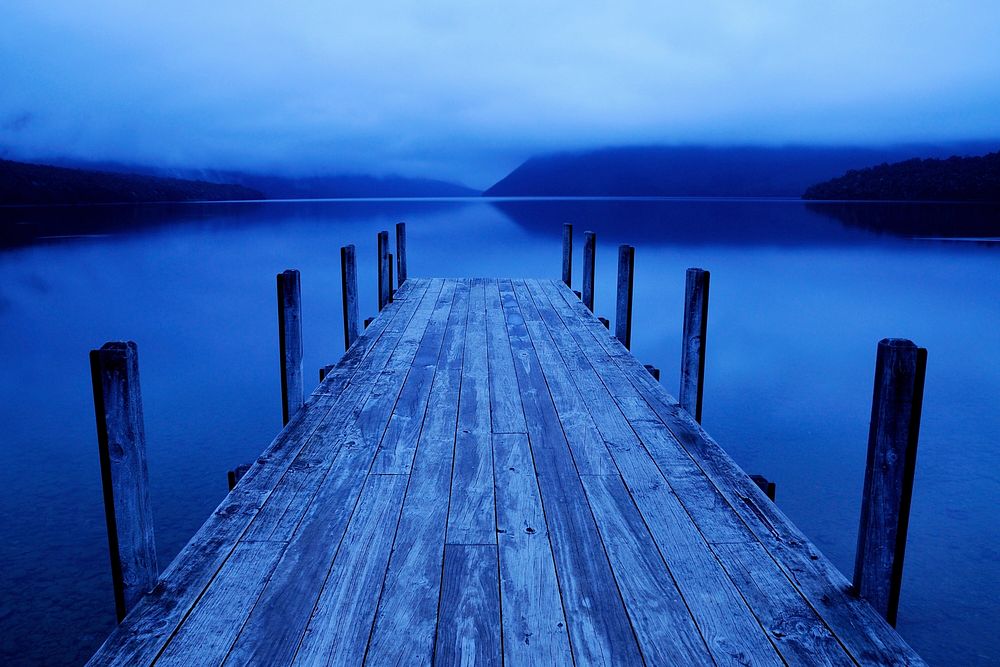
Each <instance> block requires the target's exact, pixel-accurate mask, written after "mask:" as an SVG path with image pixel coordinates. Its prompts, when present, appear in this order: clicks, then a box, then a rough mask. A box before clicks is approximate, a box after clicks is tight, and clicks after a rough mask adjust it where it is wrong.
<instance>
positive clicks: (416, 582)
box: [91, 278, 922, 665]
mask: <svg viewBox="0 0 1000 667" xmlns="http://www.w3.org/2000/svg"><path fill="white" fill-rule="evenodd" d="M398 297H399V298H398V299H394V300H393V301H390V302H389V303H387V304H386V305H385V308H384V309H383V310H382V312H381V313H380V314H379V316H378V317H377V318H376V319H375V320H374V321H373V322H372V325H371V326H370V327H369V328H368V329H367V330H366V331H364V332H363V333H360V334H359V336H358V338H357V339H356V340H355V342H354V344H353V345H351V347H350V348H349V349H348V351H347V353H346V354H345V355H344V357H343V359H342V360H341V361H340V362H339V363H338V364H337V365H336V366H334V367H333V368H332V369H331V370H330V371H329V373H328V375H327V376H326V377H325V378H324V380H323V382H322V383H321V385H320V387H319V388H318V389H317V390H316V391H315V392H313V394H312V395H311V396H309V398H308V399H307V400H306V402H305V406H304V407H303V409H302V410H300V411H299V412H298V413H296V414H295V415H294V416H293V417H292V419H291V421H290V422H289V424H288V426H287V427H286V429H285V430H284V431H283V432H282V433H281V434H280V435H279V437H278V438H277V439H276V440H275V441H274V442H273V443H272V445H271V447H269V448H268V449H267V450H266V451H265V452H264V453H263V454H262V456H261V457H260V458H258V459H257V461H255V462H254V463H253V464H252V465H251V466H250V468H249V470H248V471H247V473H246V476H245V477H244V478H243V480H241V481H240V483H239V484H238V485H237V486H236V488H235V489H234V490H233V491H232V492H231V493H230V494H229V495H227V496H226V499H225V500H224V502H223V503H222V505H220V507H219V509H218V510H217V511H216V513H215V514H213V516H212V517H211V518H210V519H209V520H208V521H207V522H206V524H205V525H204V526H203V527H202V528H201V530H199V532H198V533H197V534H196V535H195V537H194V538H192V540H191V542H190V543H189V544H188V546H187V547H185V549H184V550H183V551H182V553H181V555H180V556H179V557H178V558H177V559H176V560H175V561H174V562H173V563H172V564H171V565H170V566H169V567H168V568H167V570H166V571H165V572H164V573H163V575H162V577H161V579H160V581H159V582H158V583H157V584H156V586H155V587H154V589H153V590H152V592H151V593H149V594H148V595H145V596H143V597H142V599H141V600H140V601H139V602H138V603H137V604H136V606H135V608H134V610H133V611H132V612H131V613H130V614H129V615H128V616H127V617H126V618H125V620H124V621H123V622H122V624H121V625H120V626H119V628H118V629H117V630H116V631H115V632H113V633H112V635H111V636H110V637H109V638H108V640H107V642H106V643H105V645H104V646H103V647H102V648H101V650H100V651H99V652H98V653H97V654H96V655H95V656H94V658H93V660H92V661H91V662H92V664H95V665H105V664H127V665H135V664H138V665H143V664H152V663H153V662H155V661H156V660H157V658H159V660H160V661H162V662H169V663H172V664H174V663H180V662H187V663H194V664H218V663H219V662H221V661H225V662H226V663H227V664H289V663H291V662H297V663H300V664H317V663H319V664H361V663H362V662H365V663H367V664H380V665H381V664H420V665H424V664H430V663H438V664H496V663H501V664H508V665H522V664H529V665H564V664H577V665H583V664H586V665H590V664H647V665H651V664H717V665H730V664H734V665H735V664H740V665H743V664H754V665H758V664H759V665H772V664H781V663H785V664H793V665H808V664H822V665H846V664H900V665H902V664H922V663H921V662H920V659H919V657H918V656H916V655H915V654H914V653H913V652H912V650H911V649H910V648H909V647H908V646H907V645H906V643H905V642H904V641H903V640H902V639H901V638H900V637H899V635H898V634H897V633H896V632H895V631H894V630H893V628H892V627H891V626H890V625H889V624H888V623H887V622H886V621H885V619H883V618H882V617H881V616H880V615H879V613H878V612H876V611H875V609H874V608H873V607H872V606H871V605H870V604H868V602H866V601H865V600H864V599H861V598H858V597H857V596H855V595H853V594H851V592H850V590H849V586H848V584H847V582H846V580H844V578H843V576H842V575H840V574H839V573H837V572H836V570H835V569H834V568H833V566H832V565H830V563H829V562H828V561H827V560H826V559H825V558H823V556H822V555H821V554H819V553H818V552H817V551H816V549H815V547H813V546H812V545H811V544H810V543H809V542H808V540H807V539H806V538H805V537H804V536H803V535H802V534H801V533H800V532H799V531H798V530H797V529H796V528H795V527H794V526H793V525H792V524H791V523H790V522H789V521H788V520H787V518H785V517H784V515H782V514H781V512H780V510H778V509H777V508H776V507H775V506H774V504H773V503H771V502H770V501H769V500H767V499H766V497H765V496H764V494H763V493H762V492H761V490H760V489H758V488H757V486H756V485H755V484H754V483H753V481H752V480H751V479H750V478H749V477H748V476H747V475H746V474H745V473H744V472H743V471H742V470H740V469H739V468H738V467H737V466H736V465H735V463H733V462H732V460H731V459H730V458H729V457H728V455H726V454H725V452H724V451H723V450H722V449H721V448H720V447H719V446H718V444H716V443H715V442H714V441H713V440H711V438H709V437H708V435H707V434H705V432H704V431H703V430H702V429H701V427H700V426H699V425H698V423H697V422H695V421H694V418H693V417H692V416H691V415H690V414H688V412H687V411H685V410H683V409H681V407H680V406H679V405H678V403H677V402H676V401H675V400H674V399H673V398H671V397H670V396H669V395H668V394H667V393H666V392H665V391H664V390H663V388H662V387H661V386H660V385H659V384H658V383H657V382H656V381H655V380H654V379H653V378H652V377H651V376H650V374H649V372H648V371H647V370H646V369H645V368H644V367H643V366H642V365H641V364H640V363H639V362H638V361H637V360H635V359H634V358H633V357H632V355H631V354H630V353H629V352H628V350H627V349H626V348H625V346H624V345H623V344H622V342H621V341H619V340H618V339H617V338H616V337H615V336H613V335H612V334H611V333H610V332H609V331H608V330H607V329H605V328H604V327H603V326H602V325H601V323H600V322H599V321H598V320H597V319H596V318H594V316H593V313H592V312H591V311H590V310H589V309H588V308H587V306H586V305H585V304H584V303H583V302H582V301H581V300H580V299H577V298H576V297H575V296H574V295H573V293H572V292H571V291H570V290H569V288H567V286H566V285H565V284H564V283H563V282H562V281H561V280H549V281H520V280H518V281H508V280H503V281H497V280H480V279H469V280H434V279H431V280H427V279H415V278H410V279H408V280H407V281H406V282H405V283H404V284H403V285H402V286H401V287H400V289H399V292H398Z"/></svg>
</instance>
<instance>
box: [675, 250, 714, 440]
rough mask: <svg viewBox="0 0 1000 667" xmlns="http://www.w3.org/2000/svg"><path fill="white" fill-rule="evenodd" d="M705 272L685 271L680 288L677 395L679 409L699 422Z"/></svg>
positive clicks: (705, 327) (705, 322) (705, 329)
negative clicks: (681, 327) (681, 317)
mask: <svg viewBox="0 0 1000 667" xmlns="http://www.w3.org/2000/svg"><path fill="white" fill-rule="evenodd" d="M708 283H709V272H708V271H704V270H702V269H688V270H687V280H686V283H685V286H684V334H683V338H682V340H681V386H680V391H679V392H678V394H677V397H678V400H679V402H680V405H681V407H682V408H684V409H685V410H687V411H688V413H690V414H691V416H692V417H694V419H695V421H697V422H698V423H701V407H702V396H703V394H704V389H705V343H706V337H707V334H708Z"/></svg>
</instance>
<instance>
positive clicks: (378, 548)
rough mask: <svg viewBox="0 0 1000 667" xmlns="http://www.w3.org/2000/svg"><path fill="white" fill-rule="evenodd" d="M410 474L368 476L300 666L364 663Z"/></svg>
mask: <svg viewBox="0 0 1000 667" xmlns="http://www.w3.org/2000/svg"><path fill="white" fill-rule="evenodd" d="M406 482H407V477H406V475H369V476H368V480H367V482H366V483H365V487H364V490H363V491H362V492H361V498H360V500H359V501H358V507H357V509H356V510H355V511H354V515H353V516H352V517H351V523H350V524H349V525H348V526H347V532H346V533H345V535H344V540H343V542H342V543H341V546H340V549H339V550H338V552H337V556H336V559H335V560H334V562H333V568H332V570H331V572H330V575H329V577H328V578H327V579H326V582H325V583H324V585H323V592H322V593H321V594H320V596H319V600H318V601H317V602H316V608H315V610H314V611H313V614H312V618H311V619H310V620H309V625H308V626H307V627H306V632H305V636H304V637H303V638H302V643H301V645H300V646H299V650H298V652H297V653H296V655H295V664H302V665H316V664H333V665H342V664H352V663H353V664H360V662H361V658H362V657H363V656H364V654H365V646H366V645H367V644H368V634H369V632H370V630H371V624H372V619H373V618H374V616H375V605H376V604H377V603H378V594H379V591H380V590H381V588H382V581H383V578H384V577H385V567H386V564H387V563H388V561H389V550H390V548H391V547H392V541H393V537H394V536H395V533H396V524H397V522H398V521H399V512H400V509H401V508H402V501H403V492H404V491H405V490H406Z"/></svg>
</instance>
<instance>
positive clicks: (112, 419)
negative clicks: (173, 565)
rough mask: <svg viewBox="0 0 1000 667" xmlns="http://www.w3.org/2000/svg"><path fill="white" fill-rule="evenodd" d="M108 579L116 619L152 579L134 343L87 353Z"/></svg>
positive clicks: (149, 517)
mask: <svg viewBox="0 0 1000 667" xmlns="http://www.w3.org/2000/svg"><path fill="white" fill-rule="evenodd" d="M90 373H91V379H92V381H93V385H94V412H95V414H96V416H97V447H98V451H99V453H100V459H101V481H102V483H103V486H104V515H105V518H106V520H107V525H108V547H109V549H110V551H111V582H112V586H113V587H114V596H115V611H116V613H117V615H118V621H119V622H121V620H122V619H123V618H125V615H126V614H127V613H128V612H129V610H130V609H132V607H134V606H135V605H136V604H137V603H138V602H139V600H141V599H142V596H143V595H145V594H146V593H148V592H149V591H150V590H152V588H153V586H155V585H156V577H157V565H156V541H155V540H154V539H153V511H152V506H151V503H150V501H149V470H148V467H147V465H146V432H145V428H144V426H143V419H142V394H141V392H140V390H139V352H138V349H137V348H136V345H135V343H133V342H131V341H130V342H127V343H124V342H123V343H105V344H104V345H103V346H102V347H101V349H100V350H92V351H91V353H90Z"/></svg>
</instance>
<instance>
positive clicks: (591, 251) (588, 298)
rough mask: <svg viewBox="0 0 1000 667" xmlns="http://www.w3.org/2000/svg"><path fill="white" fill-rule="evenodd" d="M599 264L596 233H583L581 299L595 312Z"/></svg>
mask: <svg viewBox="0 0 1000 667" xmlns="http://www.w3.org/2000/svg"><path fill="white" fill-rule="evenodd" d="M596 263H597V235H596V234H594V232H584V233H583V289H582V290H581V298H582V299H583V305H585V306H586V307H587V309H588V310H590V312H594V269H595V268H596Z"/></svg>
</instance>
